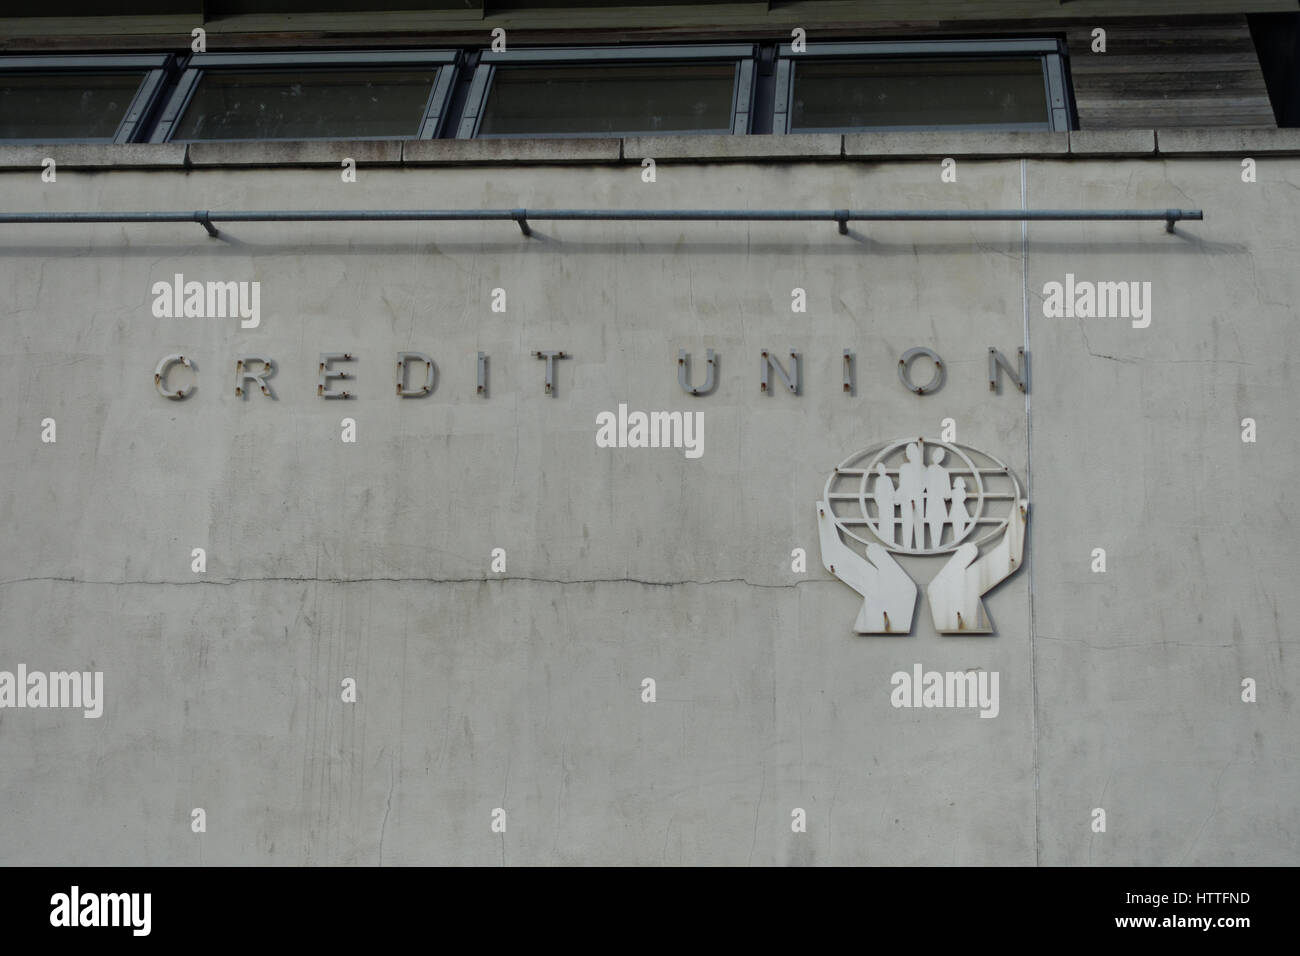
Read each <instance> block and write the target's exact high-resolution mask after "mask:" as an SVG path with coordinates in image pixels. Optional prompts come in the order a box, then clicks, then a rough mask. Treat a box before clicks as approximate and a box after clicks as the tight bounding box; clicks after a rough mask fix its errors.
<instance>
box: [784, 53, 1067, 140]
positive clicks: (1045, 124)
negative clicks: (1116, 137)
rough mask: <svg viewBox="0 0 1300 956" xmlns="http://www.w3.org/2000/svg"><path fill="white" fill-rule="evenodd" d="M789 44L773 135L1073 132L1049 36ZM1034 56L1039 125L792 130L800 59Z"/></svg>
mask: <svg viewBox="0 0 1300 956" xmlns="http://www.w3.org/2000/svg"><path fill="white" fill-rule="evenodd" d="M791 46H792V45H791V44H789V43H782V44H781V45H780V47H779V48H778V50H777V60H776V88H775V95H774V96H773V102H772V132H774V133H786V134H789V133H892V132H930V131H939V132H949V131H953V132H963V131H980V130H983V131H1008V130H1009V131H1021V130H1031V131H1050V132H1061V131H1064V130H1069V129H1073V128H1074V110H1073V105H1072V97H1071V96H1070V84H1069V77H1068V73H1067V70H1066V56H1065V44H1064V41H1062V40H1060V39H1054V38H1051V37H1016V38H1010V39H1004V40H893V41H868V42H861V43H814V44H812V45H810V46H809V47H808V49H807V50H806V51H805V52H803V53H795V52H794V51H793V50H792V48H791ZM1017 55H1020V56H1025V57H1030V56H1036V57H1037V58H1038V59H1039V61H1040V63H1041V65H1042V70H1043V93H1044V98H1045V100H1046V103H1047V115H1046V116H1045V117H1044V119H1043V121H1042V122H1041V123H945V124H942V125H925V126H837V127H817V128H815V129H814V128H808V129H797V130H791V129H790V123H791V121H792V120H793V118H794V110H793V108H792V107H793V103H794V81H795V73H796V71H797V66H796V64H797V63H798V62H799V61H800V60H805V59H807V60H814V61H817V62H831V61H834V60H853V61H863V60H872V59H879V60H902V61H906V60H922V59H948V58H951V59H953V60H980V59H1006V58H1008V56H1017Z"/></svg>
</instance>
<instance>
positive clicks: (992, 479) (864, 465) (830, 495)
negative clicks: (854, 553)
mask: <svg viewBox="0 0 1300 956" xmlns="http://www.w3.org/2000/svg"><path fill="white" fill-rule="evenodd" d="M1020 499H1021V489H1020V483H1019V481H1017V480H1016V477H1015V475H1013V474H1012V473H1011V471H1010V469H1008V468H1007V466H1006V465H1005V464H1003V463H1002V462H1001V461H999V460H998V459H996V458H994V457H993V456H991V455H987V454H985V453H983V452H981V451H978V450H976V449H974V448H970V447H969V446H966V445H958V444H954V443H951V442H942V441H927V440H925V439H923V438H903V439H898V440H896V441H892V442H886V443H884V444H881V445H876V446H874V447H873V448H869V449H867V450H866V451H863V452H859V453H858V454H856V455H853V456H851V457H850V458H848V459H846V460H845V461H844V462H842V463H841V464H840V466H839V467H838V468H836V469H835V471H834V472H833V473H832V474H831V476H830V477H829V478H828V479H827V481H826V490H825V495H824V498H823V500H824V501H825V502H826V503H827V504H828V505H829V506H830V511H831V515H830V517H831V519H832V520H833V522H834V524H835V525H836V526H837V527H838V528H839V529H840V530H841V531H842V532H843V533H844V535H845V536H846V537H848V538H851V539H853V540H855V541H858V542H859V543H861V544H864V545H872V544H879V545H882V546H883V547H884V548H885V549H886V550H888V551H891V552H893V553H895V554H904V555H927V554H947V553H949V552H953V551H956V550H957V548H958V547H960V546H961V545H963V544H966V543H970V544H973V545H974V546H975V547H976V548H979V547H981V546H982V545H984V544H986V543H988V542H991V541H993V540H994V539H995V538H996V537H997V536H998V535H999V534H1001V533H1002V532H1003V531H1004V530H1005V529H1006V528H1007V525H1008V522H1009V521H1010V520H1011V517H1012V514H1011V512H1012V509H1013V508H1015V507H1017V503H1018V502H1019V501H1020Z"/></svg>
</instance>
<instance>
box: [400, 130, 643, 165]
mask: <svg viewBox="0 0 1300 956" xmlns="http://www.w3.org/2000/svg"><path fill="white" fill-rule="evenodd" d="M622 142H623V141H622V140H620V139H619V138H618V137H616V136H610V137H604V138H595V139H576V138H569V137H545V138H543V137H538V138H536V139H514V138H510V139H421V140H408V141H407V142H406V143H405V144H404V145H403V149H402V161H403V162H404V163H406V164H407V165H410V166H428V165H451V164H469V165H475V164H485V165H491V164H494V163H508V164H513V163H519V164H523V165H528V164H532V163H542V164H548V163H616V162H618V161H619V159H620V158H621V157H622V150H621V148H620V147H621V145H622Z"/></svg>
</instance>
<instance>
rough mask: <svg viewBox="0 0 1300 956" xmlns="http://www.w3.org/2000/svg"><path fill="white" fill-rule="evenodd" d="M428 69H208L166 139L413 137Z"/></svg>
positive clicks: (427, 88) (431, 73)
mask: <svg viewBox="0 0 1300 956" xmlns="http://www.w3.org/2000/svg"><path fill="white" fill-rule="evenodd" d="M436 75H437V71H436V70H422V71H419V72H398V71H390V70H348V71H346V72H337V73H326V72H302V71H298V70H295V71H293V72H291V73H290V72H283V73H274V72H266V73H243V72H238V73H236V72H226V71H221V70H211V71H208V72H206V73H204V74H203V76H202V77H201V78H200V79H199V85H198V89H197V90H195V92H194V96H193V97H192V98H191V99H190V102H189V105H188V106H186V107H185V114H184V116H182V117H181V119H180V122H178V123H177V124H176V132H175V133H173V134H172V139H174V140H205V139H208V140H214V139H316V138H335V139H344V138H346V139H366V138H378V137H385V136H394V137H396V136H411V137H414V136H416V135H417V134H418V133H419V130H420V123H421V122H422V121H423V119H424V111H425V107H426V106H427V104H428V102H429V94H430V92H431V91H432V90H433V81H434V79H435V78H436Z"/></svg>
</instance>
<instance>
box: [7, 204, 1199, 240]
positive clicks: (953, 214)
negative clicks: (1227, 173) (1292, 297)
mask: <svg viewBox="0 0 1300 956" xmlns="http://www.w3.org/2000/svg"><path fill="white" fill-rule="evenodd" d="M1204 218H1205V214H1204V213H1203V212H1202V211H1201V210H1200V209H1027V210H1026V209H931V210H916V209H333V210H311V209H266V210H243V211H231V212H219V211H213V210H194V211H191V212H3V213H0V224H2V223H54V222H70V223H153V222H196V223H198V224H200V225H201V226H203V228H204V229H206V230H207V231H208V235H210V236H215V235H217V229H216V227H215V226H214V225H213V223H216V222H419V221H437V222H451V221H464V220H509V221H512V222H514V223H516V224H518V226H519V228H520V229H521V230H522V231H523V234H524V235H525V236H528V235H532V230H531V229H530V228H529V226H528V221H529V220H530V219H531V220H534V221H560V220H595V221H614V220H617V221H629V222H834V223H838V224H839V231H840V232H841V233H847V232H848V224H849V223H851V222H1111V221H1145V220H1150V221H1156V222H1164V224H1165V229H1166V231H1167V232H1173V231H1174V223H1176V222H1178V221H1180V220H1184V219H1196V220H1201V219H1204Z"/></svg>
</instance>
